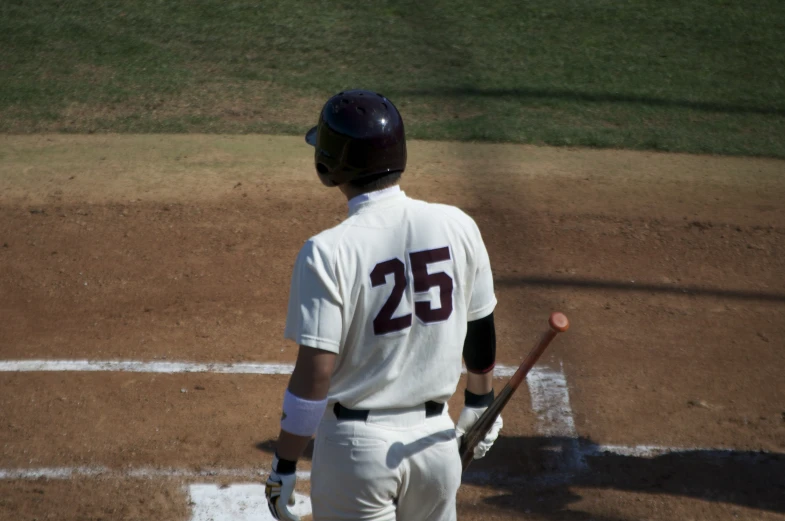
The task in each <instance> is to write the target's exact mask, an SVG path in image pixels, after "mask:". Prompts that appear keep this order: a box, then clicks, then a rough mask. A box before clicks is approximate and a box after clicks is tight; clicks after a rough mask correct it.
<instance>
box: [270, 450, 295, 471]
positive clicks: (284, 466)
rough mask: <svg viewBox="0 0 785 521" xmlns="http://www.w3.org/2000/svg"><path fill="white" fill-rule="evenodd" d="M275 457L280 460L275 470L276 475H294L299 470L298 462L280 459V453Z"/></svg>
mask: <svg viewBox="0 0 785 521" xmlns="http://www.w3.org/2000/svg"><path fill="white" fill-rule="evenodd" d="M275 457H276V458H278V464H277V465H276V466H275V468H274V469H273V472H275V473H276V474H294V473H295V471H296V470H297V462H296V461H292V460H289V459H281V458H280V457H278V453H276V454H275Z"/></svg>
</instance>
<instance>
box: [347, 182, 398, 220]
mask: <svg viewBox="0 0 785 521" xmlns="http://www.w3.org/2000/svg"><path fill="white" fill-rule="evenodd" d="M403 193H404V192H403V190H401V187H400V186H398V185H393V186H390V187H388V188H383V189H381V190H376V191H373V192H368V193H366V194H360V195H356V196H354V197H352V198H351V199H349V215H354V214H355V213H357V212H358V211H360V210H361V209H362V208H365V207H367V206H372V205H374V204H375V203H376V202H377V201H381V200H384V199H389V198H390V197H395V196H397V195H403Z"/></svg>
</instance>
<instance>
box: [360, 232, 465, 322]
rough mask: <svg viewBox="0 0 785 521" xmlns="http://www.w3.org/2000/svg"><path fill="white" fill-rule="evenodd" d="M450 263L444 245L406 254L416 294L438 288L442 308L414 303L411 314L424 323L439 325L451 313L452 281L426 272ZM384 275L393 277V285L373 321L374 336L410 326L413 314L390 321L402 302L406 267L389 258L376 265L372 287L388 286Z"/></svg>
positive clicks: (441, 275)
mask: <svg viewBox="0 0 785 521" xmlns="http://www.w3.org/2000/svg"><path fill="white" fill-rule="evenodd" d="M446 260H450V248H449V247H447V246H445V247H443V248H437V249H435V250H424V251H418V252H413V253H409V261H410V263H411V266H412V280H413V282H414V292H415V293H425V292H427V291H428V290H429V289H431V288H432V287H434V286H438V287H439V295H440V300H441V305H440V306H439V307H437V308H434V307H433V306H432V305H431V304H432V303H431V302H429V301H418V302H415V303H414V314H415V315H417V318H418V319H420V320H421V321H422V322H423V323H424V324H430V323H433V322H442V321H444V320H447V319H448V318H450V315H451V314H452V289H453V280H452V278H451V277H450V276H449V275H448V274H447V273H445V272H443V271H440V272H437V273H428V264H431V263H433V262H442V261H446ZM387 275H393V281H394V286H393V289H392V293H390V297H389V298H388V299H387V301H386V302H385V303H384V305H383V306H382V308H381V309H380V310H379V312H378V313H377V315H376V318H374V319H373V332H374V334H376V335H384V334H386V333H393V332H395V331H401V330H402V329H406V328H408V327H411V325H412V314H411V313H409V314H407V315H403V316H400V317H395V318H393V313H394V312H395V310H396V309H397V308H398V304H400V303H401V298H402V297H403V293H404V291H406V286H407V285H408V284H409V281H408V279H407V277H406V265H405V264H404V263H403V262H402V261H401V260H400V259H397V258H396V259H390V260H386V261H384V262H380V263H379V264H377V265H376V266H375V267H374V268H373V271H371V286H373V287H374V288H376V287H378V286H383V285H385V284H386V283H387Z"/></svg>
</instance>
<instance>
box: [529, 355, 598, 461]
mask: <svg viewBox="0 0 785 521" xmlns="http://www.w3.org/2000/svg"><path fill="white" fill-rule="evenodd" d="M526 383H527V384H528V386H529V394H530V395H531V402H532V409H533V410H534V412H535V414H537V432H538V433H539V434H541V435H543V436H545V437H552V438H555V439H558V440H566V441H564V442H555V443H554V444H552V445H551V447H549V451H550V452H549V453H548V454H550V455H551V458H550V460H551V461H546V462H545V465H549V466H553V467H554V470H570V469H582V468H584V467H585V466H586V462H585V458H584V456H583V454H582V453H581V450H580V447H579V446H578V432H577V430H576V429H575V420H574V419H573V415H572V407H571V406H570V391H569V388H568V387H567V377H566V376H565V375H564V368H563V367H561V366H560V367H559V369H558V370H556V369H550V368H547V367H532V369H531V371H529V374H527V375H526Z"/></svg>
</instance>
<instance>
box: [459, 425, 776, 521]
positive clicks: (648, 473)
mask: <svg viewBox="0 0 785 521" xmlns="http://www.w3.org/2000/svg"><path fill="white" fill-rule="evenodd" d="M630 449H631V448H626V449H625V448H623V447H617V448H616V449H614V450H613V451H611V450H610V449H609V448H605V447H602V446H600V445H597V444H595V443H593V442H592V441H591V440H589V439H586V438H581V439H578V440H575V439H572V438H545V437H530V438H500V439H499V440H498V441H497V443H496V444H495V445H494V447H493V449H492V450H491V452H490V453H489V454H488V456H487V457H486V458H484V459H483V460H479V461H476V462H473V463H472V466H471V467H470V468H469V469H467V473H466V475H465V479H464V483H473V484H477V485H489V484H491V485H493V487H494V488H500V489H506V491H507V492H508V494H505V495H502V496H498V497H494V498H490V499H488V500H487V501H488V502H489V503H490V504H493V505H495V506H498V507H500V508H514V509H521V510H523V511H530V512H539V513H540V514H543V515H545V514H554V516H555V517H553V518H552V519H582V518H581V517H569V516H567V517H565V516H564V514H565V513H566V512H565V511H564V509H565V508H566V507H567V505H568V504H569V503H573V502H575V501H577V500H579V499H580V496H577V495H575V494H574V493H573V492H571V491H570V487H582V488H600V489H614V490H619V491H625V492H638V493H645V494H665V495H669V496H684V497H691V498H696V499H701V500H705V501H712V502H718V503H729V504H735V505H739V506H744V507H750V508H757V509H762V510H769V511H774V512H785V454H779V453H766V452H752V451H737V450H722V449H684V450H680V451H678V452H669V453H662V454H660V455H654V456H641V455H634V454H632V455H630V454H619V452H621V453H623V452H625V450H627V451H630ZM654 450H656V449H654ZM561 469H569V470H566V471H565V470H561ZM497 473H498V474H499V476H500V477H499V478H494V474H497ZM501 476H514V477H512V478H507V479H505V478H502V477H501ZM532 489H534V490H536V491H537V492H536V493H534V494H533V495H529V496H528V497H529V499H524V498H525V497H527V496H526V494H530V492H526V491H531V490H532ZM521 494H523V495H521ZM557 513H558V515H557ZM573 513H575V512H573ZM576 514H577V513H576ZM547 518H548V519H551V517H547Z"/></svg>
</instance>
